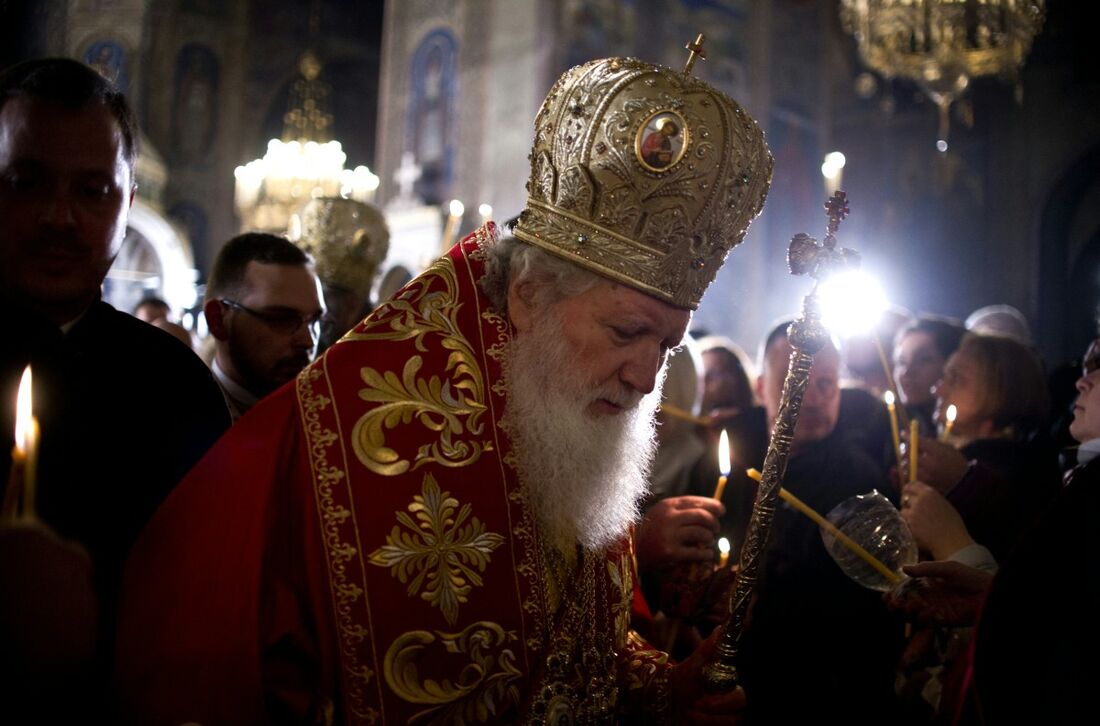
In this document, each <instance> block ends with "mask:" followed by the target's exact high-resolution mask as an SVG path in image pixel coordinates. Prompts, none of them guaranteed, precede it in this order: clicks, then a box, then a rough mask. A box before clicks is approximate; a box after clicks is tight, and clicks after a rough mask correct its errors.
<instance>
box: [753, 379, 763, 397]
mask: <svg viewBox="0 0 1100 726" xmlns="http://www.w3.org/2000/svg"><path fill="white" fill-rule="evenodd" d="M753 390H754V391H756V400H757V401H758V402H760V403H761V404H763V403H764V374H760V375H759V376H757V377H756V385H754V386H753Z"/></svg>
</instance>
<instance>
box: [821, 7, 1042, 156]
mask: <svg viewBox="0 0 1100 726" xmlns="http://www.w3.org/2000/svg"><path fill="white" fill-rule="evenodd" d="M1044 5H1045V2H1044V0H841V1H840V19H841V23H842V25H843V27H844V29H845V30H846V31H847V32H849V33H851V34H852V35H853V36H855V39H856V42H857V44H858V46H859V56H860V58H861V59H862V60H863V63H864V64H866V65H867V66H868V67H869V68H870V69H871V70H873V71H875V72H877V73H879V74H881V75H882V76H883V77H885V78H886V79H892V78H905V79H908V80H911V81H914V82H915V83H916V84H917V86H918V87H920V89H921V90H922V91H924V93H925V94H927V96H928V97H929V98H931V99H932V101H933V102H934V103H935V104H936V106H937V107H938V108H939V138H938V140H937V142H936V147H937V148H938V149H939V150H940V151H946V150H947V136H948V131H949V128H948V125H949V119H950V111H951V105H952V104H953V103H954V102H955V100H956V99H958V98H959V97H960V96H962V94H963V93H964V92H965V91H966V88H967V86H969V85H970V81H971V79H973V78H978V77H981V76H999V77H1001V78H1003V79H1006V80H1009V81H1011V80H1013V79H1015V78H1016V77H1017V74H1018V72H1019V70H1020V68H1021V67H1022V66H1023V64H1024V59H1025V58H1026V57H1027V54H1028V51H1029V50H1030V49H1031V41H1032V39H1033V38H1034V37H1035V35H1036V34H1037V33H1038V32H1039V29H1040V28H1041V27H1042V25H1043V15H1044Z"/></svg>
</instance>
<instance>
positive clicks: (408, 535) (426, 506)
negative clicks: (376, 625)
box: [369, 474, 504, 625]
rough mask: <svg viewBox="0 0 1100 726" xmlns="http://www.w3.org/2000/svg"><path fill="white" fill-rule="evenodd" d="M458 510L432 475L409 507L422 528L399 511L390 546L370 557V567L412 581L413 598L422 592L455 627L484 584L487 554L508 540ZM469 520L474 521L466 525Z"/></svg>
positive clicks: (388, 540) (467, 507)
mask: <svg viewBox="0 0 1100 726" xmlns="http://www.w3.org/2000/svg"><path fill="white" fill-rule="evenodd" d="M458 506H459V505H458V500H457V499H454V498H453V497H451V496H450V492H444V491H440V489H439V485H438V484H437V483H436V481H435V479H434V478H433V477H432V475H431V474H425V475H424V483H423V488H422V493H421V494H418V495H416V496H415V497H413V502H412V504H410V505H409V506H408V510H409V512H411V513H412V514H414V515H416V519H417V520H419V524H418V523H417V522H414V521H413V519H412V517H410V516H409V515H408V514H406V513H404V512H398V513H397V521H398V523H399V524H397V525H394V528H393V529H392V530H391V531H390V534H389V536H388V537H386V544H385V545H383V546H382V547H379V548H378V549H377V550H375V551H374V552H372V553H371V554H370V558H369V561H370V563H371V564H372V565H378V566H380V567H389V568H390V570H391V573H390V574H392V575H393V576H394V577H396V578H397V579H398V580H400V581H401V582H403V583H404V582H408V583H409V588H408V592H409V595H410V596H411V595H415V594H417V593H418V592H419V594H420V598H421V599H422V600H426V601H427V602H430V603H431V604H432V606H433V607H437V608H439V609H440V610H441V611H442V612H443V616H444V617H445V618H447V622H448V623H450V624H451V625H454V624H455V621H456V620H457V619H458V606H459V604H461V603H464V602H466V596H467V595H469V594H470V591H471V590H473V588H474V587H475V586H480V585H481V584H482V579H481V576H480V575H479V574H478V572H484V571H485V567H486V566H487V565H488V564H489V553H491V552H492V551H493V550H495V549H496V548H497V547H499V546H500V545H501V544H503V542H504V538H503V537H501V536H500V535H499V534H495V533H493V532H486V531H485V525H483V524H482V523H481V522H480V521H479V520H478V518H477V517H472V518H470V505H469V504H463V505H462V507H461V509H458ZM456 509H458V513H457V514H455V510H456ZM467 519H470V521H469V522H468V523H466V524H465V526H463V523H465V522H466V520H467ZM401 525H404V527H405V530H408V531H405V530H403V529H402V527H401ZM410 578H411V582H410ZM425 580H427V583H425ZM422 588H423V589H424V591H423V592H420V590H421V589H422Z"/></svg>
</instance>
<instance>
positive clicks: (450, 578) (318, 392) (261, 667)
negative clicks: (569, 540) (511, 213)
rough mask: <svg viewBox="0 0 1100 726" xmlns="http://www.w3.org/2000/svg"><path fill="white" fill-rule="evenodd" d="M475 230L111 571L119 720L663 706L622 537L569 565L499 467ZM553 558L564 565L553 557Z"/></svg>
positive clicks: (498, 713)
mask: <svg viewBox="0 0 1100 726" xmlns="http://www.w3.org/2000/svg"><path fill="white" fill-rule="evenodd" d="M494 238H495V231H494V229H493V227H492V226H491V225H489V226H486V227H484V228H482V229H480V230H478V231H477V232H475V233H474V234H473V235H471V236H470V237H468V238H467V239H466V240H464V241H463V242H462V243H461V244H459V245H456V246H455V247H454V248H453V249H452V250H451V251H450V252H449V253H448V254H447V255H446V256H444V257H443V258H442V259H440V260H439V261H437V262H436V263H435V264H434V265H433V266H432V267H431V268H430V269H429V270H427V271H426V272H425V273H424V274H423V275H421V276H419V277H418V278H416V279H415V280H413V281H412V282H411V283H409V285H407V286H406V287H405V288H403V289H402V290H401V291H399V292H398V293H397V294H396V295H395V296H394V297H393V299H391V300H390V301H389V302H387V303H386V304H384V305H383V306H381V307H380V308H379V309H378V310H376V311H375V312H374V313H372V314H371V315H370V316H369V317H368V318H367V319H366V320H364V321H363V322H362V323H360V324H359V325H358V326H356V328H355V329H354V330H353V331H352V332H351V333H349V334H348V335H347V336H345V337H344V339H343V340H341V341H340V342H339V343H338V344H337V345H335V346H333V347H332V348H331V349H330V350H329V351H328V352H327V353H326V354H325V355H324V356H322V357H321V358H320V359H318V360H317V361H316V362H315V363H314V364H313V365H312V366H310V367H309V368H308V369H306V370H305V371H304V372H303V373H302V374H301V375H300V376H299V377H298V379H297V380H296V381H295V382H294V383H292V384H288V385H287V386H285V387H284V388H283V389H281V390H280V391H278V392H277V393H276V394H274V395H272V396H271V397H269V398H268V399H266V400H264V401H262V402H261V403H260V404H258V405H257V406H256V407H255V408H253V409H252V410H251V411H250V412H249V413H248V414H247V415H245V416H244V417H243V418H242V419H241V420H240V421H239V422H238V423H237V424H236V425H235V426H234V427H233V429H231V430H230V432H229V433H228V434H227V435H226V436H225V437H224V438H223V439H222V440H221V441H220V442H219V443H218V444H217V445H216V446H215V447H214V448H213V449H212V450H211V452H210V453H209V454H208V455H207V456H206V458H205V459H204V460H203V461H202V462H201V463H200V464H199V465H198V466H197V467H196V468H195V469H194V470H193V471H192V472H191V474H190V475H189V476H188V477H187V479H186V480H185V481H184V482H183V483H182V484H181V485H180V486H179V487H177V489H176V490H175V492H174V493H173V495H172V497H171V498H170V499H169V500H168V502H167V503H166V504H165V506H164V507H163V508H162V509H161V510H160V511H158V513H157V515H156V516H155V518H154V520H153V521H152V523H151V524H150V526H149V528H148V529H147V530H146V531H145V533H144V534H143V536H142V538H141V540H140V541H139V543H138V545H137V546H136V547H135V550H134V554H133V556H132V558H131V560H130V563H129V566H128V569H127V577H126V585H125V588H124V593H123V605H122V614H121V621H120V639H119V646H118V676H119V678H118V685H119V689H120V691H119V692H120V699H121V701H122V703H123V705H124V710H125V713H126V715H127V716H128V717H130V718H132V719H134V720H135V721H138V722H141V723H180V722H183V721H189V720H191V721H197V722H200V723H203V724H208V725H209V724H217V723H254V722H263V721H266V720H269V719H273V718H282V717H287V718H293V719H306V720H317V721H322V720H326V719H328V718H334V719H335V720H336V721H337V722H346V723H395V724H396V723H408V722H410V721H412V722H415V723H481V722H504V723H515V722H533V723H538V722H541V721H542V720H545V721H552V720H553V719H554V717H555V716H557V717H561V716H571V717H572V719H574V720H576V721H579V722H583V723H603V722H612V721H613V720H615V719H616V718H619V719H622V718H625V719H627V720H631V721H638V722H641V721H642V720H659V718H658V717H660V716H662V715H667V711H668V692H667V676H668V671H669V668H670V666H669V664H668V663H667V658H666V656H665V654H664V653H660V652H658V651H654V650H651V649H649V647H648V646H647V645H646V644H645V643H644V642H643V641H641V640H640V639H639V638H637V636H636V635H634V634H633V633H631V632H630V631H629V630H628V624H629V618H630V612H631V601H632V597H633V594H634V585H633V582H634V575H633V562H632V557H631V547H630V544H629V541H628V540H627V539H626V538H625V537H624V541H623V542H622V543H621V544H620V545H618V546H615V547H612V548H610V549H608V550H607V551H605V552H602V553H599V554H598V555H594V554H591V553H587V554H585V553H580V554H578V555H577V560H576V563H575V565H573V566H572V567H570V566H569V565H567V564H563V563H564V559H563V558H561V557H559V556H555V555H554V554H553V550H552V548H549V547H547V546H546V545H545V543H544V542H543V540H542V538H541V536H540V533H539V527H538V524H537V523H536V522H535V519H534V517H533V514H532V512H531V510H530V508H529V506H528V503H527V500H526V497H525V494H524V490H523V488H522V487H521V485H520V478H519V476H518V475H517V472H516V470H515V468H514V466H515V458H514V456H512V454H511V450H512V444H511V441H510V438H509V436H508V434H507V423H502V418H503V416H504V407H505V400H506V388H505V385H504V378H503V370H502V365H507V360H506V346H507V343H508V341H509V339H510V337H511V335H512V330H511V326H510V324H509V323H508V322H507V320H506V319H505V318H503V317H502V316H501V315H499V314H498V313H496V312H495V311H493V310H491V309H490V307H489V304H488V300H487V298H486V297H485V296H484V294H483V293H482V292H481V290H480V288H479V287H478V284H477V282H478V280H479V278H480V277H481V275H482V271H483V265H484V262H483V257H484V254H485V253H484V251H483V249H482V245H486V244H490V243H491V242H492V240H493V239H494ZM565 559H567V558H565Z"/></svg>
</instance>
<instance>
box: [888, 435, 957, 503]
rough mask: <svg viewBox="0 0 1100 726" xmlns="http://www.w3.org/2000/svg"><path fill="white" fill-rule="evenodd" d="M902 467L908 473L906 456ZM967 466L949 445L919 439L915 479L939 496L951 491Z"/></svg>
mask: <svg viewBox="0 0 1100 726" xmlns="http://www.w3.org/2000/svg"><path fill="white" fill-rule="evenodd" d="M904 466H905V467H906V469H905V471H906V472H908V471H909V469H908V467H909V459H908V456H906V457H905V461H904ZM969 466H970V463H969V462H968V461H967V460H966V457H965V456H963V455H962V453H961V452H960V451H959V450H958V449H956V448H955V447H954V446H952V445H951V444H945V443H943V442H942V441H937V440H936V439H930V438H925V437H921V440H920V443H919V444H918V446H917V479H919V480H920V481H922V482H924V483H925V484H927V485H928V486H930V487H932V488H933V489H935V490H936V491H938V492H939V493H940V494H947V493H948V492H949V491H951V490H952V489H953V488H954V487H955V485H956V484H958V483H959V480H961V479H962V478H963V476H964V475H965V474H966V470H967V468H968V467H969Z"/></svg>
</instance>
